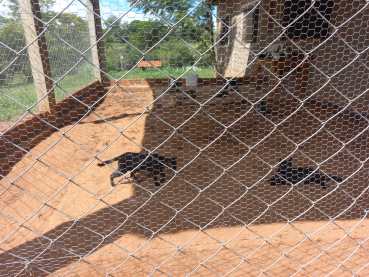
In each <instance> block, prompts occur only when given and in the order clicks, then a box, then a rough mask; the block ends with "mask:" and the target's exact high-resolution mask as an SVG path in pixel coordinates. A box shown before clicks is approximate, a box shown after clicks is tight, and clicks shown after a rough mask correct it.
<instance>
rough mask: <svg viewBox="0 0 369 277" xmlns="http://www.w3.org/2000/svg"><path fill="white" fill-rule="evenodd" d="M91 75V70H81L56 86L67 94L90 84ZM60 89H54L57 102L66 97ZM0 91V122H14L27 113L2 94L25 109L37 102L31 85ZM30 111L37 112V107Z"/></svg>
mask: <svg viewBox="0 0 369 277" xmlns="http://www.w3.org/2000/svg"><path fill="white" fill-rule="evenodd" d="M91 72H92V73H91ZM93 74H94V72H93V69H92V70H86V69H85V68H83V70H80V71H79V74H78V75H76V76H66V77H65V78H64V79H63V80H61V81H60V82H59V83H58V86H59V87H60V88H63V89H64V90H65V91H66V92H67V93H71V92H73V91H74V90H76V89H79V88H80V87H83V86H85V85H87V84H88V83H90V82H92V81H93V80H94V76H93ZM60 88H58V87H56V88H55V89H54V93H55V98H56V100H59V99H61V98H63V97H65V96H66V95H67V94H66V93H65V92H64V91H63V90H62V89H60ZM0 90H1V91H2V92H3V93H1V92H0V121H12V120H16V118H17V117H19V116H20V115H22V114H24V113H25V112H26V111H27V108H25V107H23V106H22V105H20V104H18V103H16V102H15V101H13V100H12V99H10V98H9V97H7V96H5V95H4V93H6V94H7V95H8V96H10V97H12V98H13V99H15V100H17V101H18V102H20V103H22V104H23V105H25V106H27V107H30V106H32V105H33V104H34V103H35V102H36V101H37V97H36V92H35V87H34V85H33V84H26V85H24V86H17V87H5V88H0ZM31 111H32V112H35V111H37V105H36V106H35V107H33V108H32V109H31Z"/></svg>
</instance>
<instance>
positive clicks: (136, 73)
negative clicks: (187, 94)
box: [0, 67, 214, 121]
mask: <svg viewBox="0 0 369 277" xmlns="http://www.w3.org/2000/svg"><path fill="white" fill-rule="evenodd" d="M161 70H162V71H163V72H165V73H166V74H167V75H169V76H172V77H176V78H178V77H179V76H180V75H182V74H183V73H184V72H185V70H183V68H181V69H178V71H177V70H176V69H175V68H171V67H164V68H161ZM126 72H127V71H125V72H124V73H126ZM93 74H94V72H93V69H92V68H88V67H84V68H81V70H80V71H79V74H78V75H76V76H72V75H71V76H66V77H65V78H64V79H63V80H61V81H60V82H59V83H58V86H59V87H61V88H63V89H64V90H65V91H67V92H68V93H71V92H73V91H74V90H76V89H79V88H80V87H83V86H85V85H87V84H88V83H90V82H92V81H93V80H94V76H93ZM109 74H110V76H112V77H114V78H115V79H118V78H120V77H121V76H122V75H123V73H122V72H109ZM188 74H198V75H199V77H200V78H213V77H214V72H213V71H212V70H211V69H210V68H208V67H204V68H200V70H197V71H194V70H190V71H189V72H188ZM183 77H185V76H183ZM141 78H144V79H154V78H167V77H166V76H165V75H164V74H162V73H161V72H159V71H158V70H157V69H155V68H146V69H145V70H142V69H140V68H135V69H134V70H133V71H132V72H130V73H129V74H128V75H127V76H126V77H125V78H124V79H141ZM0 90H1V91H2V92H3V93H6V94H7V95H8V96H10V97H12V98H14V99H15V100H17V101H18V102H20V103H22V104H23V105H25V106H27V107H30V106H32V105H33V104H34V103H35V102H36V101H37V98H36V92H35V87H34V85H33V84H26V85H23V86H14V87H4V88H0ZM54 92H55V98H56V100H59V99H61V98H63V97H65V96H66V95H67V94H66V93H65V92H64V91H63V90H61V89H60V88H58V87H56V88H55V90H54ZM3 93H1V92H0V121H14V120H16V119H17V117H19V116H21V115H22V114H24V113H25V112H26V111H27V108H25V107H23V106H22V105H20V104H18V103H16V102H15V101H13V100H12V99H10V98H9V97H7V96H5V95H4V94H3ZM31 111H32V112H35V111H37V105H36V106H35V107H33V108H32V109H31Z"/></svg>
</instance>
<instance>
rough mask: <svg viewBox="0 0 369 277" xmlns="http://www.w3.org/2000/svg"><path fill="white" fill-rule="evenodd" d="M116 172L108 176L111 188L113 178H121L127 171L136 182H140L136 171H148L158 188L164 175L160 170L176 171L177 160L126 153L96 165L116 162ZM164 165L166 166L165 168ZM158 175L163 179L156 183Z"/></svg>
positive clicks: (152, 155)
mask: <svg viewBox="0 0 369 277" xmlns="http://www.w3.org/2000/svg"><path fill="white" fill-rule="evenodd" d="M118 160H119V162H118V171H115V172H114V173H113V174H111V175H110V183H111V185H112V187H115V184H114V178H117V177H119V176H122V175H123V174H124V173H126V172H127V171H131V177H132V178H133V179H135V180H136V181H138V182H141V180H139V179H137V178H136V176H135V173H136V172H138V171H149V172H151V173H152V175H153V179H154V184H155V185H156V186H160V184H161V182H164V181H165V173H164V172H162V170H163V169H164V168H165V167H166V166H168V167H169V168H171V169H173V170H176V169H177V158H172V159H171V158H165V157H163V156H160V155H159V154H151V155H148V154H144V153H132V152H127V153H124V154H123V155H120V156H119V157H116V158H114V159H111V160H108V161H105V162H103V163H100V164H98V166H104V165H105V164H110V163H112V162H114V161H118ZM165 165H166V166H165ZM158 175H160V176H161V177H163V178H162V179H160V182H158V180H157V177H158Z"/></svg>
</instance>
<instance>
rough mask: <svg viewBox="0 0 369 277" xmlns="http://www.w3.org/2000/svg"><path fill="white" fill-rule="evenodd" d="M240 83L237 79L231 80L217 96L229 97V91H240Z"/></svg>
mask: <svg viewBox="0 0 369 277" xmlns="http://www.w3.org/2000/svg"><path fill="white" fill-rule="evenodd" d="M237 85H238V83H237V80H230V81H229V82H228V83H227V85H226V86H225V87H224V89H222V90H221V92H220V93H219V94H218V95H217V96H216V97H222V98H225V97H228V96H229V91H232V90H233V91H237V92H238V91H240V89H239V88H238V87H237Z"/></svg>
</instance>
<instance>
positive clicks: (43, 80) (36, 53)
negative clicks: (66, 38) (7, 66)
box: [18, 0, 57, 118]
mask: <svg viewBox="0 0 369 277" xmlns="http://www.w3.org/2000/svg"><path fill="white" fill-rule="evenodd" d="M18 1H19V5H20V8H19V9H20V14H21V18H22V22H23V29H24V35H25V38H26V43H27V45H28V47H27V51H28V55H29V60H30V63H31V67H32V76H33V82H34V85H35V90H36V95H37V99H38V100H40V99H41V98H42V97H44V96H45V95H47V96H46V97H44V98H43V99H42V100H41V101H40V102H39V103H38V109H39V110H41V111H49V112H50V114H51V115H52V116H54V118H55V116H56V113H57V110H56V109H57V107H56V103H55V94H54V91H53V89H52V87H53V81H52V80H51V69H50V61H49V55H48V52H47V46H46V39H45V35H44V34H41V33H42V31H43V30H44V27H43V24H42V22H41V21H40V20H41V12H40V5H39V3H38V0H18ZM32 15H33V16H32ZM38 19H40V20H38ZM36 38H37V39H36Z"/></svg>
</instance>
